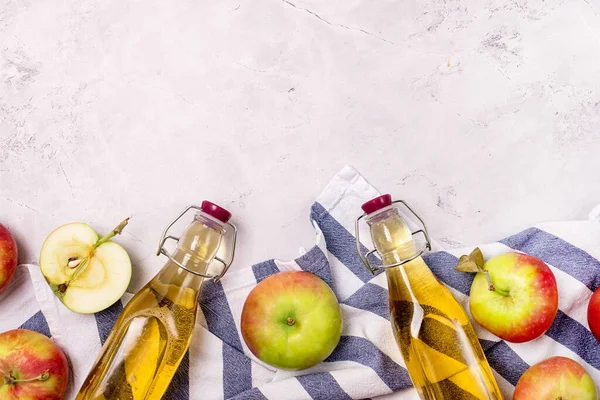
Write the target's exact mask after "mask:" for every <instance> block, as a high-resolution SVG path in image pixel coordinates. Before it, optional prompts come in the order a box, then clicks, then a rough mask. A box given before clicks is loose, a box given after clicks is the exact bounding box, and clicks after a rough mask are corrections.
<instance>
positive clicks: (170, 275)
mask: <svg viewBox="0 0 600 400" xmlns="http://www.w3.org/2000/svg"><path fill="white" fill-rule="evenodd" d="M201 219H202V217H200V220H196V221H194V222H193V223H192V224H191V225H190V227H189V228H188V230H187V231H186V233H185V234H184V236H182V238H181V239H180V241H179V245H178V248H177V251H176V252H175V255H174V258H175V259H176V260H177V261H179V262H180V263H182V264H183V265H185V266H186V267H188V268H190V269H193V270H194V271H198V272H201V273H204V272H205V271H206V268H207V266H208V263H210V260H212V258H213V257H214V256H215V254H216V252H217V249H218V248H219V245H220V242H221V236H222V233H223V232H222V230H221V229H219V227H218V226H209V225H210V224H209V225H207V223H206V222H207V221H208V220H207V221H204V223H203V222H202V221H201ZM208 222H210V221H208ZM203 279H204V278H202V277H199V276H197V275H194V274H192V273H190V272H188V271H185V270H183V269H181V268H180V267H178V266H177V265H176V264H174V263H172V262H168V263H167V264H166V265H165V267H163V269H162V270H161V271H160V272H159V273H158V274H157V275H156V276H155V277H154V278H153V279H152V280H151V281H150V282H149V283H148V284H147V285H146V286H144V287H143V288H142V289H141V290H140V291H139V292H138V293H137V294H136V295H135V296H134V297H133V298H132V299H131V300H130V301H129V303H127V305H126V306H125V308H124V309H123V312H122V313H121V315H119V318H118V319H117V321H116V323H115V326H114V328H113V330H112V332H111V334H110V335H109V337H108V339H107V341H106V343H105V344H104V347H103V348H102V352H101V354H100V357H99V358H98V360H97V361H96V364H95V365H94V366H93V367H92V370H91V371H90V373H89V375H88V377H87V378H86V380H85V382H84V384H83V386H82V387H81V389H80V391H79V394H78V395H77V397H76V399H77V400H83V399H106V400H109V399H110V400H117V399H118V400H141V399H160V398H161V397H162V396H163V394H164V393H165V391H166V390H167V388H168V386H169V384H170V382H171V379H172V378H173V375H174V374H175V372H176V371H177V367H178V366H179V364H180V363H181V360H182V359H183V357H184V355H185V353H186V351H187V349H188V347H189V344H190V340H191V337H192V332H193V330H194V325H195V322H196V311H197V307H198V294H199V291H200V287H201V285H202V280H203Z"/></svg>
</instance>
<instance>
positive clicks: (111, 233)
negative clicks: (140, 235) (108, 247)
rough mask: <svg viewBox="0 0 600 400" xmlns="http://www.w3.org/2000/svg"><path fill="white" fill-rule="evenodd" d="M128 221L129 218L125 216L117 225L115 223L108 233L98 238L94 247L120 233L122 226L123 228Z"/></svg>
mask: <svg viewBox="0 0 600 400" xmlns="http://www.w3.org/2000/svg"><path fill="white" fill-rule="evenodd" d="M128 223H129V218H125V219H124V220H123V221H121V223H120V224H119V225H117V227H116V228H115V229H113V230H112V231H110V233H109V234H108V235H106V236H104V237H103V238H101V239H100V240H98V241H97V242H96V245H95V247H99V246H100V245H101V244H104V243H106V242H108V241H109V240H110V239H112V238H113V237H114V236H116V235H120V234H121V232H123V228H125V227H126V226H127V224H128Z"/></svg>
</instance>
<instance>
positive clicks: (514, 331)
mask: <svg viewBox="0 0 600 400" xmlns="http://www.w3.org/2000/svg"><path fill="white" fill-rule="evenodd" d="M465 261H466V262H465ZM473 264H475V266H474V267H473V271H477V272H478V274H477V275H476V276H475V279H474V280H473V284H472V285H471V296H470V299H469V305H470V309H471V314H472V315H473V318H474V319H475V321H477V323H479V325H481V326H482V327H484V328H485V329H487V330H488V331H490V332H492V333H493V334H495V335H496V336H498V337H500V338H501V339H504V340H506V341H509V342H513V343H522V342H527V341H529V340H533V339H535V338H537V337H539V336H541V335H542V334H544V333H545V332H546V331H547V330H548V329H549V328H550V326H551V325H552V322H554V318H555V317H556V313H557V311H558V288H557V286H556V278H555V277H554V274H553V273H552V270H550V268H549V267H548V266H547V265H546V264H545V263H544V262H543V261H542V260H540V259H538V258H536V257H533V256H530V255H528V254H522V253H516V252H509V253H504V254H500V255H498V256H496V257H492V258H490V259H489V260H487V261H486V262H485V263H483V256H481V252H480V251H479V249H476V250H475V251H474V252H473V253H471V254H470V255H469V256H463V257H461V261H459V267H458V269H459V270H463V271H464V270H468V269H469V268H468V266H469V265H471V266H473Z"/></svg>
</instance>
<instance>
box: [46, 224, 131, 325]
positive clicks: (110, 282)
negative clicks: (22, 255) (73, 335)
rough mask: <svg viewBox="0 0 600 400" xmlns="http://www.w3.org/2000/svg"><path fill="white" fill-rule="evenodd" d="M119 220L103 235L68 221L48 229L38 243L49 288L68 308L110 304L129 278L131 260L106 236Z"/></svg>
mask: <svg viewBox="0 0 600 400" xmlns="http://www.w3.org/2000/svg"><path fill="white" fill-rule="evenodd" d="M126 224H127V220H125V221H123V222H122V223H121V224H120V225H119V226H118V227H117V228H115V229H114V230H113V231H112V232H111V233H110V234H108V235H106V236H105V237H103V238H100V236H99V235H98V234H97V233H96V231H94V230H93V229H92V228H91V227H90V226H89V225H86V224H83V223H71V224H67V225H63V226H61V227H60V228H58V229H56V230H55V231H54V232H52V233H51V234H50V235H49V236H48V238H46V241H45V242H44V244H43V246H42V251H41V254H40V268H41V271H42V274H43V275H44V277H45V278H46V281H47V282H48V284H49V285H50V287H51V288H52V291H53V292H54V294H55V295H56V296H58V298H59V299H60V301H62V302H63V304H64V305H65V306H67V307H68V308H69V309H71V310H73V311H75V312H78V313H82V314H89V313H95V312H98V311H102V310H104V309H106V308H107V307H110V306H111V305H112V304H114V303H115V302H116V301H117V300H119V299H120V298H121V296H123V293H125V290H126V289H127V286H128V285H129V281H130V280H131V260H130V259H129V256H128V254H127V252H126V251H125V249H123V247H121V246H120V245H118V244H117V243H115V242H112V241H110V239H111V238H112V237H113V236H114V235H117V234H120V233H121V231H122V229H123V228H124V227H125V225H126Z"/></svg>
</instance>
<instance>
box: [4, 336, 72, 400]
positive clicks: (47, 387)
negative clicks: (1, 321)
mask: <svg viewBox="0 0 600 400" xmlns="http://www.w3.org/2000/svg"><path fill="white" fill-rule="evenodd" d="M45 371H48V374H49V375H48V378H47V379H46V380H39V379H34V380H32V381H30V382H15V383H8V382H7V379H10V375H12V376H13V377H14V378H16V379H32V378H36V377H39V376H40V375H41V374H43V373H44V372H45ZM7 377H9V378H7ZM68 382H69V364H68V362H67V357H66V356H65V354H64V353H63V352H62V350H61V349H60V348H59V347H58V346H57V345H56V344H55V343H54V342H53V341H52V340H51V339H49V338H48V337H46V336H44V335H42V334H41V333H38V332H34V331H30V330H27V329H14V330H11V331H7V332H4V333H1V334H0V399H5V400H13V399H14V400H16V399H19V400H60V399H62V398H63V396H64V394H65V390H66V389H67V384H68Z"/></svg>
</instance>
